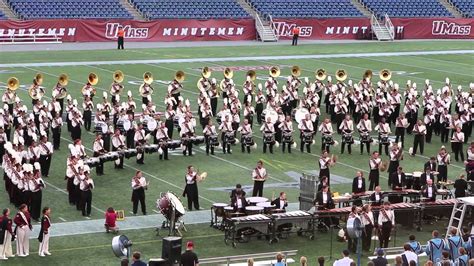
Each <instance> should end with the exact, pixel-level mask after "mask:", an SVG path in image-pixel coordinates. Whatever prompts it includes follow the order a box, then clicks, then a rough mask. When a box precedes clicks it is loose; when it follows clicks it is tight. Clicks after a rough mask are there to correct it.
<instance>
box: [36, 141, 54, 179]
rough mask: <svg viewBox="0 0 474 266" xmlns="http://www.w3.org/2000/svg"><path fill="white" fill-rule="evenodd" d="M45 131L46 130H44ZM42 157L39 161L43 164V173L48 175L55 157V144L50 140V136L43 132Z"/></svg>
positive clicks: (40, 145) (41, 142)
mask: <svg viewBox="0 0 474 266" xmlns="http://www.w3.org/2000/svg"><path fill="white" fill-rule="evenodd" d="M43 133H44V132H43ZM39 148H40V157H39V163H40V165H41V175H42V176H45V177H48V176H49V168H50V166H51V160H52V159H53V144H51V142H49V141H48V137H47V136H46V135H45V134H42V135H41V137H40V144H39Z"/></svg>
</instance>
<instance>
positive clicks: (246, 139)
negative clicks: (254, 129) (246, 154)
mask: <svg viewBox="0 0 474 266" xmlns="http://www.w3.org/2000/svg"><path fill="white" fill-rule="evenodd" d="M242 143H244V144H245V145H246V146H253V144H254V142H253V137H252V135H250V134H247V135H243V136H242Z"/></svg>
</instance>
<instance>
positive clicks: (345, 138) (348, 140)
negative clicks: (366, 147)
mask: <svg viewBox="0 0 474 266" xmlns="http://www.w3.org/2000/svg"><path fill="white" fill-rule="evenodd" d="M342 141H343V142H344V143H346V144H354V138H353V137H352V134H350V133H344V134H343V136H342Z"/></svg>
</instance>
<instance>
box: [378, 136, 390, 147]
mask: <svg viewBox="0 0 474 266" xmlns="http://www.w3.org/2000/svg"><path fill="white" fill-rule="evenodd" d="M379 142H380V143H381V144H384V145H385V144H389V143H390V141H389V140H388V136H379Z"/></svg>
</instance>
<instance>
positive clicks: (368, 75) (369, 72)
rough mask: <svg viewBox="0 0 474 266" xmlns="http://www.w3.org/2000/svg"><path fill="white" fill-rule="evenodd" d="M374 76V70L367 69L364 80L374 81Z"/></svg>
mask: <svg viewBox="0 0 474 266" xmlns="http://www.w3.org/2000/svg"><path fill="white" fill-rule="evenodd" d="M372 76H373V72H372V70H370V69H367V70H366V71H365V72H364V76H363V78H364V80H366V79H367V78H369V80H370V79H372Z"/></svg>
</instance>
